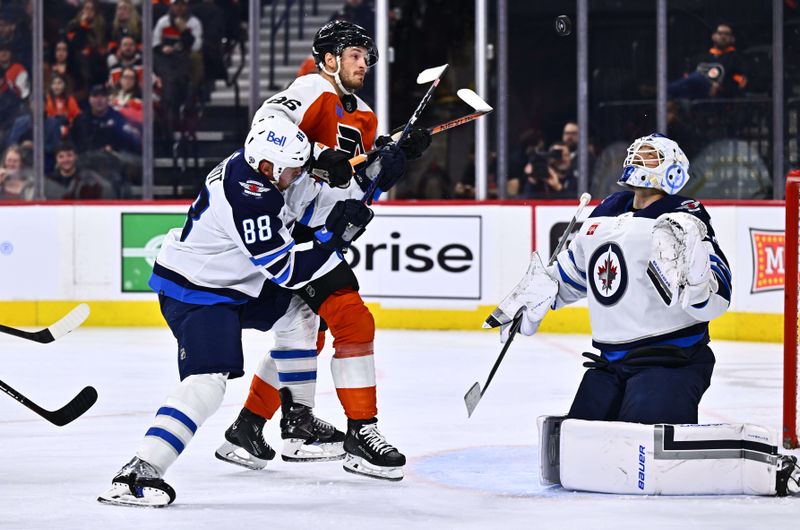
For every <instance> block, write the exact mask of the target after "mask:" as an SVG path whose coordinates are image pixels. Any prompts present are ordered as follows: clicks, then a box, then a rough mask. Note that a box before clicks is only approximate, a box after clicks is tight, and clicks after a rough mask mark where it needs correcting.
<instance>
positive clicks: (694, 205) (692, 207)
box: [677, 199, 700, 212]
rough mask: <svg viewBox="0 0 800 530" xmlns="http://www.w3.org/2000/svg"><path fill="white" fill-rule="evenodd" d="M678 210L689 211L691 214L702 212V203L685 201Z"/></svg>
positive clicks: (690, 200)
mask: <svg viewBox="0 0 800 530" xmlns="http://www.w3.org/2000/svg"><path fill="white" fill-rule="evenodd" d="M677 209H678V210H687V211H689V212H696V211H698V210H700V202H698V201H694V200H692V199H689V200H687V201H683V202H682V203H681V205H680V206H678V208H677Z"/></svg>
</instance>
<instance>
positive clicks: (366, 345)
mask: <svg viewBox="0 0 800 530" xmlns="http://www.w3.org/2000/svg"><path fill="white" fill-rule="evenodd" d="M312 53H313V56H314V60H315V61H316V63H317V66H318V69H319V70H318V73H317V74H309V75H305V76H303V77H300V78H298V79H296V80H295V81H294V82H293V83H292V84H291V85H290V86H289V88H287V89H286V90H285V91H283V92H281V93H278V94H276V95H275V96H273V97H271V98H269V99H268V100H267V101H266V102H265V103H264V104H263V105H262V106H261V108H260V109H259V110H258V111H257V112H256V115H255V117H254V118H253V123H254V124H256V123H258V122H259V121H260V120H263V119H266V118H267V117H268V116H274V115H280V116H285V117H288V118H289V119H290V120H292V121H293V122H295V123H297V124H298V125H299V127H300V129H301V130H302V131H303V132H305V133H306V134H307V135H308V137H309V138H310V139H311V140H312V142H315V146H314V160H313V162H312V164H311V169H310V172H311V173H312V174H313V175H315V176H316V177H318V179H320V180H322V181H324V182H325V183H327V184H328V185H322V183H320V182H317V181H315V180H312V179H310V178H308V179H305V180H302V179H300V181H299V182H298V184H297V185H296V186H294V188H293V189H292V190H290V192H289V198H288V199H287V205H290V209H291V208H293V209H294V210H295V211H294V212H293V213H294V214H295V216H296V219H297V220H298V222H297V223H296V224H295V227H294V231H293V236H294V237H295V240H296V241H297V242H301V241H303V240H306V239H308V238H309V237H310V236H309V235H310V234H312V233H313V230H314V228H315V227H318V226H319V225H321V224H322V222H320V219H321V220H322V221H323V222H324V219H325V216H326V215H327V213H328V212H329V211H330V209H331V207H332V206H333V204H335V202H336V201H338V200H342V199H346V198H361V197H362V196H363V195H364V193H365V191H366V190H367V189H368V187H369V184H370V182H371V180H372V179H375V180H376V181H377V188H378V194H379V192H380V191H388V190H389V189H390V188H391V187H392V186H393V185H394V184H395V182H397V180H398V179H399V178H400V177H401V176H402V175H403V174H404V173H405V161H406V160H407V159H414V158H418V157H420V156H421V155H422V152H423V151H424V150H425V149H426V148H427V147H428V145H429V144H430V134H429V133H428V131H427V130H426V129H424V128H419V127H414V128H412V130H411V132H410V134H409V135H408V137H407V139H406V140H405V141H404V142H403V143H402V145H399V146H398V145H394V144H391V143H390V140H389V139H388V137H386V139H385V140H384V138H378V139H376V138H375V135H376V129H377V118H376V117H375V114H374V113H373V111H372V109H370V108H369V106H368V105H367V104H366V103H365V102H364V101H363V100H361V99H360V98H359V97H358V96H356V95H355V91H356V90H358V89H359V88H361V86H362V85H363V83H364V78H365V76H366V75H367V70H368V68H369V67H370V66H372V65H374V64H375V62H376V61H377V59H378V57H377V50H376V48H375V45H374V43H373V40H372V38H371V37H370V36H369V35H367V34H366V32H365V30H364V29H363V28H361V27H360V26H357V25H355V24H352V23H350V22H344V21H334V22H329V23H328V24H326V25H325V26H323V27H322V28H320V30H319V31H318V32H317V33H316V35H315V37H314V43H313V48H312ZM373 144H378V145H379V146H381V149H380V151H379V155H378V157H377V158H376V160H375V162H374V163H372V164H370V166H369V167H368V168H367V169H366V171H358V172H356V174H355V176H353V171H352V168H351V166H350V163H349V159H350V158H351V157H353V156H355V155H358V154H362V153H366V152H368V151H370V150H371V149H372V148H373ZM351 177H353V178H352V179H351ZM300 294H301V296H303V298H304V299H305V301H306V302H307V303H308V305H309V306H310V307H311V308H312V309H313V310H314V312H316V313H317V314H319V316H320V317H321V318H322V319H323V323H327V326H328V327H329V329H330V331H331V334H332V335H333V338H334V342H333V347H334V352H335V353H334V356H333V359H332V361H331V370H332V374H333V380H334V384H335V386H336V392H337V395H338V397H339V400H340V401H341V403H342V406H343V407H344V411H345V415H346V416H347V418H348V427H347V433H346V434H343V433H341V432H340V431H338V430H336V429H335V428H334V427H333V426H332V425H330V424H328V423H327V422H324V421H322V420H320V419H318V418H316V417H314V415H313V413H312V412H311V409H312V407H313V404H314V401H313V400H314V388H315V384H316V358H314V359H309V358H308V356H305V357H303V354H302V353H301V352H292V351H276V350H273V351H272V352H270V355H267V356H266V357H265V358H264V359H263V360H262V362H261V364H260V365H259V368H258V370H257V374H256V375H255V376H254V377H253V381H252V384H251V387H250V393H249V395H248V398H247V400H246V401H245V404H244V408H243V409H242V411H241V413H240V414H239V417H238V418H237V420H236V421H235V422H234V423H233V424H232V425H231V427H230V428H229V429H228V430H227V431H226V433H225V438H226V443H225V444H223V445H222V446H221V447H220V448H219V449H218V450H217V453H216V456H217V457H218V458H220V459H222V460H225V461H229V462H232V463H234V464H238V465H243V466H245V467H249V468H253V469H259V468H263V467H264V466H265V465H266V463H267V460H269V459H271V458H272V457H273V456H274V454H275V453H274V451H273V450H272V449H271V448H270V447H269V446H268V445H267V444H266V442H265V441H264V439H263V434H262V429H263V426H264V422H265V420H266V419H270V418H272V416H273V414H274V413H275V411H276V410H277V409H278V407H281V406H282V413H283V418H282V420H281V435H282V438H283V439H284V448H283V451H282V457H283V459H284V460H288V461H319V460H334V459H340V458H343V457H344V458H345V462H344V468H345V470H347V471H350V472H353V473H358V474H363V475H367V476H372V477H376V478H382V479H387V480H400V479H402V478H403V471H402V466H403V465H405V456H404V455H403V454H402V453H400V452H399V451H398V450H397V449H396V448H394V447H393V446H392V445H390V444H389V443H388V442H386V439H385V438H384V437H383V435H382V434H381V433H380V432H379V431H378V429H377V418H376V416H377V412H378V410H377V404H376V392H375V365H374V357H373V340H374V336H375V322H374V319H373V317H372V314H371V313H370V312H369V309H368V308H367V307H366V305H365V304H364V302H363V300H362V299H361V296H360V295H359V293H358V281H357V279H356V277H355V275H354V274H353V271H352V270H351V269H350V267H349V266H348V265H347V263H346V262H343V263H342V264H341V265H340V266H339V267H337V268H336V269H334V270H333V271H331V272H330V273H329V274H327V275H326V276H324V277H322V278H320V279H319V281H316V282H313V283H310V284H309V285H308V286H307V287H306V288H305V289H304V290H303V291H302V292H301V293H300ZM323 326H324V324H323ZM320 333H321V334H320V336H319V340H318V352H319V350H321V349H322V345H323V343H324V332H320ZM278 389H280V394H279V392H278Z"/></svg>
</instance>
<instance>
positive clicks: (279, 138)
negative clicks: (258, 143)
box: [267, 131, 286, 147]
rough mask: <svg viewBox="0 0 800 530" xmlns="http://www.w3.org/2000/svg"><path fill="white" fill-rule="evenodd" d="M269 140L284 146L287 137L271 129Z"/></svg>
mask: <svg viewBox="0 0 800 530" xmlns="http://www.w3.org/2000/svg"><path fill="white" fill-rule="evenodd" d="M267 141H268V142H272V143H273V144H275V145H279V146H281V147H283V146H284V145H286V137H285V136H278V135H276V134H275V133H274V132H272V131H270V132H269V134H268V135H267Z"/></svg>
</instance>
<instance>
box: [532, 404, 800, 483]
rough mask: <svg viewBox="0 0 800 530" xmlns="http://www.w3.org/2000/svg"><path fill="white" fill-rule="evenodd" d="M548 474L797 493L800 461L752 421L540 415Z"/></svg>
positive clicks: (548, 477)
mask: <svg viewBox="0 0 800 530" xmlns="http://www.w3.org/2000/svg"><path fill="white" fill-rule="evenodd" d="M538 423H539V436H540V445H539V457H540V466H541V475H540V476H541V482H542V484H545V485H553V484H559V485H561V486H562V487H564V488H565V489H568V490H580V491H591V492H598V493H618V494H625V495H631V494H634V495H635V494H640V495H723V494H729V495H737V494H739V495H741V494H745V495H778V496H783V495H789V494H797V493H798V491H799V490H800V488H798V479H800V467H798V466H797V463H796V462H797V460H796V458H795V457H793V456H784V455H780V454H778V447H777V435H776V434H775V433H774V432H773V431H771V430H770V429H767V428H765V427H761V426H758V425H750V424H724V423H721V424H709V425H665V424H660V425H645V424H641V423H625V422H609V421H586V420H576V419H567V418H565V417H563V416H542V417H540V418H539V422H538Z"/></svg>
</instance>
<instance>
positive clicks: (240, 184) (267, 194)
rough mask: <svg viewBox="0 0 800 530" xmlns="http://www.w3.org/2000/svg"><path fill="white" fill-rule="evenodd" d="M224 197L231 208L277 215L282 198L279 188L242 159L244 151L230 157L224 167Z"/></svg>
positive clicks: (282, 203)
mask: <svg viewBox="0 0 800 530" xmlns="http://www.w3.org/2000/svg"><path fill="white" fill-rule="evenodd" d="M223 185H224V188H225V197H226V198H227V199H228V202H229V203H230V205H231V208H243V209H247V210H249V211H258V212H263V213H264V214H274V215H278V213H279V212H280V211H281V208H283V205H284V200H283V195H282V194H281V192H280V190H278V188H277V187H275V185H274V184H273V183H272V182H270V181H269V180H268V179H267V178H266V177H264V176H263V175H260V174H258V173H257V172H256V171H255V170H253V168H251V167H250V166H249V165H248V164H247V162H245V160H244V153H238V156H233V157H231V159H230V160H228V165H227V167H226V168H225V180H224V181H223Z"/></svg>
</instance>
